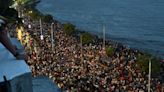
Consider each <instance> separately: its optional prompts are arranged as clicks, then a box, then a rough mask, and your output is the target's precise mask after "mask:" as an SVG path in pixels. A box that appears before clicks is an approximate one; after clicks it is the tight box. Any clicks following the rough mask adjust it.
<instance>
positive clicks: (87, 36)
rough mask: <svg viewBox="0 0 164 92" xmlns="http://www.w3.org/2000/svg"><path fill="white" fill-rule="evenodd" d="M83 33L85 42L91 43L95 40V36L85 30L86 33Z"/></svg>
mask: <svg viewBox="0 0 164 92" xmlns="http://www.w3.org/2000/svg"><path fill="white" fill-rule="evenodd" d="M81 35H82V42H83V44H89V43H92V42H93V37H92V35H91V34H90V33H88V32H85V33H82V34H81Z"/></svg>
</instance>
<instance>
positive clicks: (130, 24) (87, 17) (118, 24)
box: [37, 0, 164, 58]
mask: <svg viewBox="0 0 164 92" xmlns="http://www.w3.org/2000/svg"><path fill="white" fill-rule="evenodd" d="M37 8H38V9H39V10H40V11H41V12H43V13H44V14H52V15H53V16H54V18H55V19H57V20H59V21H61V22H71V23H73V24H75V25H76V27H77V28H79V29H82V30H85V31H88V32H91V33H94V34H97V35H99V36H102V25H105V28H106V37H108V38H110V39H112V40H115V41H118V42H121V43H123V44H126V45H128V46H129V47H132V48H137V49H141V50H143V51H146V52H150V53H153V54H154V55H158V56H161V57H162V58H164V0H42V1H41V2H40V3H39V4H38V5H37Z"/></svg>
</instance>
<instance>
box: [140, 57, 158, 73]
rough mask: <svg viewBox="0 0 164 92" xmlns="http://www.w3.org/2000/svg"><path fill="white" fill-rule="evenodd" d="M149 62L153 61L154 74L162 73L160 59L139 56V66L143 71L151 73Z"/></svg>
mask: <svg viewBox="0 0 164 92" xmlns="http://www.w3.org/2000/svg"><path fill="white" fill-rule="evenodd" d="M149 61H151V65H152V67H151V68H152V69H151V70H152V73H155V72H159V71H160V62H159V59H158V58H156V57H153V56H152V55H150V54H143V55H141V54H139V55H138V57H137V64H138V65H139V67H140V68H141V70H142V71H144V72H147V73H148V71H149Z"/></svg>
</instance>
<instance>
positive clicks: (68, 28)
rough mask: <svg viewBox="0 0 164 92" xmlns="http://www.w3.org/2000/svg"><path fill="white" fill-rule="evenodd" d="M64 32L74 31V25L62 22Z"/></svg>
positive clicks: (70, 33) (70, 32) (71, 33)
mask: <svg viewBox="0 0 164 92" xmlns="http://www.w3.org/2000/svg"><path fill="white" fill-rule="evenodd" d="M64 32H65V33H66V34H67V35H73V34H74V33H75V26H74V25H73V24H71V23H66V24H64Z"/></svg>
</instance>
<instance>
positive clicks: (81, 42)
mask: <svg viewBox="0 0 164 92" xmlns="http://www.w3.org/2000/svg"><path fill="white" fill-rule="evenodd" d="M80 46H81V61H82V62H83V39H82V35H80Z"/></svg>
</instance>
